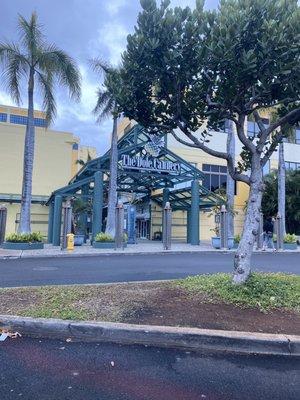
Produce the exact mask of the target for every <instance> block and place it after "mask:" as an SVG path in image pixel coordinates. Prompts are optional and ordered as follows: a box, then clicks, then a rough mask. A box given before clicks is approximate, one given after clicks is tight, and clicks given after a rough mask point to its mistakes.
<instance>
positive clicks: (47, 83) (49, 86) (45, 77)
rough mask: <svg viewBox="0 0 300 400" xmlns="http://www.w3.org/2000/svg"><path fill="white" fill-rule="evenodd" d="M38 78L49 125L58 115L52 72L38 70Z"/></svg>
mask: <svg viewBox="0 0 300 400" xmlns="http://www.w3.org/2000/svg"><path fill="white" fill-rule="evenodd" d="M37 78H38V82H39V86H40V88H41V91H42V96H43V110H45V112H46V121H47V126H49V125H50V123H51V122H52V121H53V119H54V117H55V115H56V102H55V99H54V96H53V79H52V74H51V73H48V74H43V73H41V72H39V71H37Z"/></svg>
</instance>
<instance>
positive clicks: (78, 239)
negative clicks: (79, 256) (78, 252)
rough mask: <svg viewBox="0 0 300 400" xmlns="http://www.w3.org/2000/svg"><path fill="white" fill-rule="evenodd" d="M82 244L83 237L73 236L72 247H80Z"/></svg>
mask: <svg viewBox="0 0 300 400" xmlns="http://www.w3.org/2000/svg"><path fill="white" fill-rule="evenodd" d="M83 243H84V235H74V246H82V245H83Z"/></svg>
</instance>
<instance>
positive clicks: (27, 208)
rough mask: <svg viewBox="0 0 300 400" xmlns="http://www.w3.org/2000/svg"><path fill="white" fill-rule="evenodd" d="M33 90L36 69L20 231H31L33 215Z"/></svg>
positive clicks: (30, 99)
mask: <svg viewBox="0 0 300 400" xmlns="http://www.w3.org/2000/svg"><path fill="white" fill-rule="evenodd" d="M33 90H34V70H32V69H31V70H30V73H29V81H28V119H27V125H26V135H25V144H24V160H23V182H22V198H21V208H20V223H19V228H18V232H19V233H30V232H31V227H30V216H31V197H32V172H33V162H34V142H35V137H34V136H35V128H34V108H33Z"/></svg>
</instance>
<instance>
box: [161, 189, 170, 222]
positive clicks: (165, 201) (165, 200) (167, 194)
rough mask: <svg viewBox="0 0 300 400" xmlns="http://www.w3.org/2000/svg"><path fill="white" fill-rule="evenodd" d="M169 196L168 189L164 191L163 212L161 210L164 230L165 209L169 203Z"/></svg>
mask: <svg viewBox="0 0 300 400" xmlns="http://www.w3.org/2000/svg"><path fill="white" fill-rule="evenodd" d="M169 194H170V190H169V189H168V188H164V189H163V205H162V210H161V227H162V228H163V225H164V207H165V205H166V203H167V202H168V201H169Z"/></svg>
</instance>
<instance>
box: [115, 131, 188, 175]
mask: <svg viewBox="0 0 300 400" xmlns="http://www.w3.org/2000/svg"><path fill="white" fill-rule="evenodd" d="M148 138H149V141H148V142H147V143H146V144H145V146H144V150H143V151H145V152H146V153H148V155H139V156H138V155H136V156H130V155H128V154H123V155H122V158H121V165H122V167H123V169H137V170H139V171H155V172H165V173H166V172H167V173H168V174H172V175H179V174H180V171H181V164H180V163H178V162H173V161H170V160H160V159H159V158H157V157H158V156H159V154H160V152H161V149H162V147H164V140H163V139H162V138H161V137H159V136H157V135H153V134H149V135H148Z"/></svg>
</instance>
